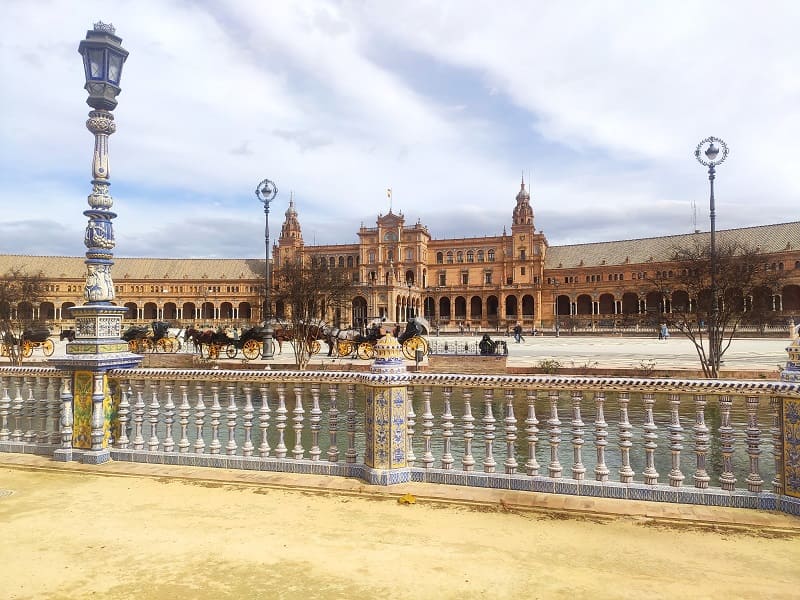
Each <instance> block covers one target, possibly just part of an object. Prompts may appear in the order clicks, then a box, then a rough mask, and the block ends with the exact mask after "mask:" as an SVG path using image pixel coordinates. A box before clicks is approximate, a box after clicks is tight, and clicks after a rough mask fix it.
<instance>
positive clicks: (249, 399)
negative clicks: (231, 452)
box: [242, 383, 255, 456]
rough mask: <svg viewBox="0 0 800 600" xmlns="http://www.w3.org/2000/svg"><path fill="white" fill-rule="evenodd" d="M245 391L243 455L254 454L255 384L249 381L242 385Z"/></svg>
mask: <svg viewBox="0 0 800 600" xmlns="http://www.w3.org/2000/svg"><path fill="white" fill-rule="evenodd" d="M242 390H243V391H244V411H243V414H244V420H243V421H244V443H243V444H242V456H253V450H254V449H255V446H253V439H252V437H251V436H252V435H253V433H252V432H253V415H254V414H255V409H254V408H253V386H252V385H250V384H249V383H245V384H244V385H242Z"/></svg>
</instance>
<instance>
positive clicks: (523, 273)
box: [519, 267, 525, 275]
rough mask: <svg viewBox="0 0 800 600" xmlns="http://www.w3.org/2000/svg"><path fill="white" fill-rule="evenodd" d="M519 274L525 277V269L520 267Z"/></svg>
mask: <svg viewBox="0 0 800 600" xmlns="http://www.w3.org/2000/svg"><path fill="white" fill-rule="evenodd" d="M519 274H520V275H525V267H520V268H519Z"/></svg>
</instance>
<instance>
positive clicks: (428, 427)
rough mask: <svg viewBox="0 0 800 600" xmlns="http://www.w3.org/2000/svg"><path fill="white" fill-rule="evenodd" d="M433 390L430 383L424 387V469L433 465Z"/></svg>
mask: <svg viewBox="0 0 800 600" xmlns="http://www.w3.org/2000/svg"><path fill="white" fill-rule="evenodd" d="M431 391H432V390H431V386H429V385H426V386H425V387H423V388H422V406H423V410H422V439H423V441H424V443H425V451H424V452H423V453H422V467H423V468H424V469H430V468H431V467H432V466H433V451H432V450H431V438H432V437H433V413H432V412H431Z"/></svg>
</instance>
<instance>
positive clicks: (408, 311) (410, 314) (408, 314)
mask: <svg viewBox="0 0 800 600" xmlns="http://www.w3.org/2000/svg"><path fill="white" fill-rule="evenodd" d="M406 285H407V286H408V301H407V304H406V321H408V320H409V319H411V317H413V316H414V314H413V309H412V308H411V286H412V285H413V284H412V283H411V278H410V277H409V278H408V279H406Z"/></svg>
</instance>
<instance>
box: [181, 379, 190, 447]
mask: <svg viewBox="0 0 800 600" xmlns="http://www.w3.org/2000/svg"><path fill="white" fill-rule="evenodd" d="M178 387H179V388H180V389H181V404H180V406H178V422H179V423H180V424H181V439H180V441H178V452H180V453H184V452H189V411H190V410H191V408H192V407H191V406H190V405H189V384H188V383H187V382H185V381H181V382H179V383H178Z"/></svg>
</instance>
